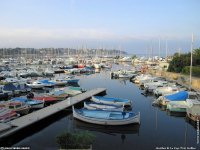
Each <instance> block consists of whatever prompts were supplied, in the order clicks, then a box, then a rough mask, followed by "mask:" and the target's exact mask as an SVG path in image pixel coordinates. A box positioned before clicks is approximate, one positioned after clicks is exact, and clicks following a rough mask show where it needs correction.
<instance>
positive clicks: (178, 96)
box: [165, 91, 188, 101]
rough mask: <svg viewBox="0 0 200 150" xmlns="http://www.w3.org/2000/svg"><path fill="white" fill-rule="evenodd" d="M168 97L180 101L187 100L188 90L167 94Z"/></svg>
mask: <svg viewBox="0 0 200 150" xmlns="http://www.w3.org/2000/svg"><path fill="white" fill-rule="evenodd" d="M165 98H166V99H168V100H171V101H180V100H186V99H187V98H188V92H186V91H180V92H178V93H175V94H172V95H167V96H165Z"/></svg>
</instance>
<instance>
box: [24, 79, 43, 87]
mask: <svg viewBox="0 0 200 150" xmlns="http://www.w3.org/2000/svg"><path fill="white" fill-rule="evenodd" d="M26 85H28V86H30V87H31V88H33V89H42V88H44V84H43V83H41V82H38V81H34V82H33V83H27V84H26Z"/></svg>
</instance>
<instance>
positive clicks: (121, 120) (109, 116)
mask: <svg viewBox="0 0 200 150" xmlns="http://www.w3.org/2000/svg"><path fill="white" fill-rule="evenodd" d="M73 117H74V118H76V119H79V120H81V121H84V122H88V123H92V124H99V125H113V126H117V125H127V124H133V123H136V124H140V113H138V114H135V113H133V112H120V111H104V110H87V109H84V108H82V109H75V108H74V106H73Z"/></svg>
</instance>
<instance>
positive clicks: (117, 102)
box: [91, 96, 131, 107]
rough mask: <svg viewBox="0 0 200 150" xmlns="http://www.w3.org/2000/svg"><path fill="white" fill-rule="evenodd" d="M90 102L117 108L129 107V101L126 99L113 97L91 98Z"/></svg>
mask: <svg viewBox="0 0 200 150" xmlns="http://www.w3.org/2000/svg"><path fill="white" fill-rule="evenodd" d="M91 101H93V102H96V103H103V104H112V105H119V106H124V107H127V106H131V101H130V100H128V99H122V98H115V97H103V96H92V98H91Z"/></svg>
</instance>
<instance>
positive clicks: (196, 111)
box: [186, 99, 200, 121]
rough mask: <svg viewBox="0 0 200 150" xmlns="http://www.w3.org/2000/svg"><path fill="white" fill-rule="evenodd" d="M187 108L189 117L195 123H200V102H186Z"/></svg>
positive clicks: (192, 100)
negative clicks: (199, 121)
mask: <svg viewBox="0 0 200 150" xmlns="http://www.w3.org/2000/svg"><path fill="white" fill-rule="evenodd" d="M186 102H187V104H188V107H187V110H186V111H187V117H188V118H189V119H191V120H193V121H198V120H199V119H200V101H199V100H194V99H187V100H186Z"/></svg>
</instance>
